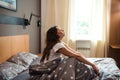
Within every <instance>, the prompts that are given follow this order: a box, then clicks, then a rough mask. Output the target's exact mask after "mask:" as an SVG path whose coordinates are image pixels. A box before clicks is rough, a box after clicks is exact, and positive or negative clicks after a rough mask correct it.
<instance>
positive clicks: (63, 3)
mask: <svg viewBox="0 0 120 80" xmlns="http://www.w3.org/2000/svg"><path fill="white" fill-rule="evenodd" d="M73 1H74V0H42V27H41V28H42V31H41V34H42V35H43V36H42V50H43V48H44V45H45V44H44V41H45V40H44V39H45V36H44V35H45V33H46V31H47V29H49V28H50V27H51V26H54V25H58V26H60V27H61V28H63V29H64V30H65V33H66V36H65V38H64V41H65V42H66V43H68V44H69V45H70V46H71V47H72V48H73V49H76V48H75V47H76V44H75V43H76V42H75V41H74V40H71V39H70V19H72V18H71V12H72V11H71V9H73V7H72V5H71V2H73ZM91 1H92V2H93V8H92V18H91V42H92V44H91V55H90V56H91V57H105V56H106V53H107V46H108V43H109V21H110V7H111V5H110V4H111V0H91ZM98 6H99V7H98ZM73 10H74V9H73ZM101 33H102V34H101Z"/></svg>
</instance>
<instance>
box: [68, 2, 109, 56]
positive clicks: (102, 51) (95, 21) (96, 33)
mask: <svg viewBox="0 0 120 80" xmlns="http://www.w3.org/2000/svg"><path fill="white" fill-rule="evenodd" d="M74 1H75V0H70V2H69V3H70V5H69V24H70V25H69V26H70V27H69V28H71V27H73V28H72V30H73V31H72V38H70V39H69V38H68V39H69V41H70V43H71V42H72V43H71V44H72V45H74V44H75V39H76V38H75V35H76V34H75V32H74V31H75V30H74V26H75V24H72V22H73V23H74V21H75V20H74V17H75V14H74V5H73V4H74ZM91 5H92V7H91V8H92V9H91V11H90V12H91V13H88V14H90V15H91V18H90V20H89V21H90V22H89V23H90V40H91V54H90V57H106V56H107V46H108V43H109V24H110V23H109V22H110V7H111V0H91ZM71 20H72V21H71ZM69 30H70V29H69ZM70 33H71V32H70Z"/></svg>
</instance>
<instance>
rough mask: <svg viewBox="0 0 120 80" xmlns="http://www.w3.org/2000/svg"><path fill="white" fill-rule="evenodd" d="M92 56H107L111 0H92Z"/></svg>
mask: <svg viewBox="0 0 120 80" xmlns="http://www.w3.org/2000/svg"><path fill="white" fill-rule="evenodd" d="M92 1H93V2H92V4H93V7H92V18H91V57H106V56H107V47H108V44H109V26H110V7H111V0H92Z"/></svg>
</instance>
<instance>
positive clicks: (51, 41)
mask: <svg viewBox="0 0 120 80" xmlns="http://www.w3.org/2000/svg"><path fill="white" fill-rule="evenodd" d="M64 36H65V33H64V30H62V29H61V28H60V27H57V26H54V27H51V28H50V29H49V30H48V31H47V35H46V47H45V49H44V51H43V56H42V59H41V62H44V63H45V64H46V63H47V64H48V63H49V62H53V61H55V60H57V59H59V58H60V57H61V55H65V56H67V57H68V58H64V59H62V60H59V62H58V63H57V64H58V65H57V66H56V67H55V68H50V66H49V69H50V70H51V72H50V73H49V74H48V75H46V77H45V75H42V77H43V76H44V79H43V80H93V79H94V78H95V76H96V74H99V69H98V67H97V66H96V65H95V64H93V63H91V62H90V61H88V60H87V59H86V58H85V57H84V56H83V55H81V54H80V53H78V52H76V51H75V50H73V49H72V48H70V47H69V46H68V45H66V44H65V43H64V42H63V41H62V39H63V37H64ZM53 63H55V62H53ZM86 64H87V65H86ZM88 65H90V66H92V68H93V69H91V68H90V66H88ZM95 73H96V74H95ZM40 80H41V79H40Z"/></svg>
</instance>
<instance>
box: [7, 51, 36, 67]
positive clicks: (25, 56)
mask: <svg viewBox="0 0 120 80" xmlns="http://www.w3.org/2000/svg"><path fill="white" fill-rule="evenodd" d="M36 58H38V56H37V55H35V54H32V53H26V52H20V53H18V54H17V55H14V56H13V57H11V58H10V59H9V60H8V61H9V62H13V63H16V64H18V65H21V66H24V67H25V68H28V67H29V66H30V64H31V63H32V62H33V60H34V59H36Z"/></svg>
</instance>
